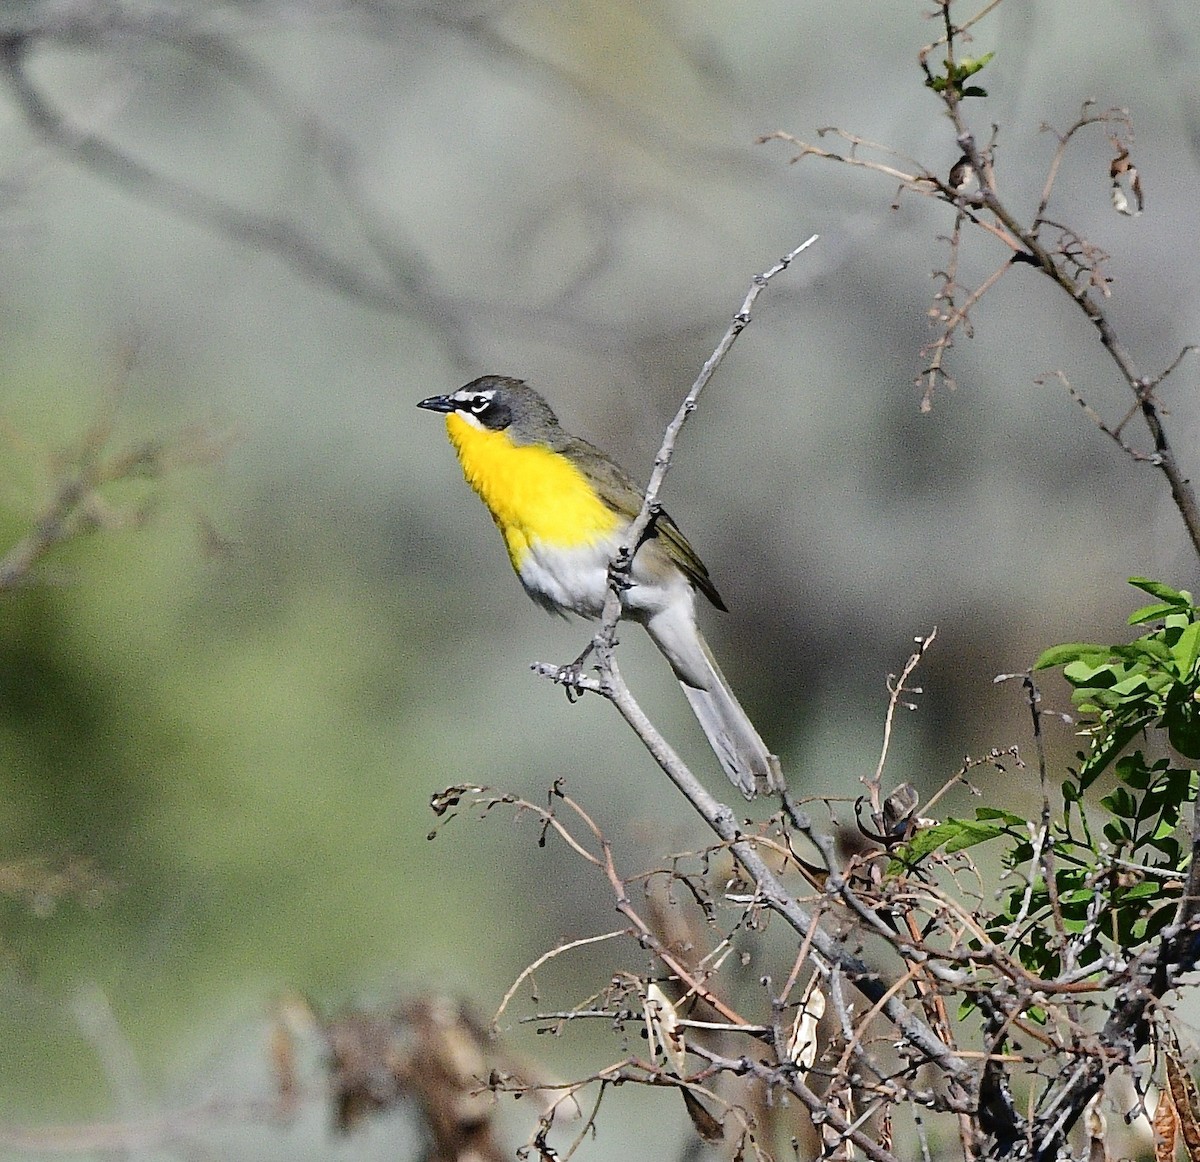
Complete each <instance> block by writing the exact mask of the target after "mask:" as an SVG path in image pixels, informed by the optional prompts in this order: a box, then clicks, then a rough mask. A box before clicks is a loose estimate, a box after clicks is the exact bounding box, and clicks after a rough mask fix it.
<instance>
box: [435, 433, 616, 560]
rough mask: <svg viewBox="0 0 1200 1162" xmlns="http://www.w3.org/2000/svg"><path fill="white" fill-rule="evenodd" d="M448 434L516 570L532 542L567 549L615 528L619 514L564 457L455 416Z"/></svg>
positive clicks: (464, 472) (591, 540) (596, 539)
mask: <svg viewBox="0 0 1200 1162" xmlns="http://www.w3.org/2000/svg"><path fill="white" fill-rule="evenodd" d="M446 432H447V434H448V435H449V437H450V442H451V443H452V444H453V445H454V448H455V450H456V451H457V452H458V459H459V462H460V463H461V464H462V470H463V475H464V476H465V477H466V478H467V483H468V484H470V486H471V487H472V488H473V489H475V491H476V492H477V493H479V496H480V499H481V500H482V501H483V503H484V504H486V505H487V507H488V511H489V512H491V514H492V519H493V520H494V521H495V522H496V524H497V526H498V527H499V529H500V531H501V532H502V533H503V534H504V542H505V544H506V545H507V546H508V555H509V558H510V560H511V561H512V563H513V568H514V569H516V570H517V571H518V572H520V570H521V563H522V562H523V561H524V559H525V557H526V556H527V554H528V553H529V548H530V545H531V544H533V543H534V542H542V543H545V544H549V545H553V546H556V547H563V548H569V547H574V546H576V545H587V544H593V543H595V542H596V541H598V540H600V539H601V538H603V537H605V536H607V535H608V534H610V533H611V532H613V530H614V529H616V528H617V526H618V524H619V518H618V517H617V515H616V514H615V513H614V512H613V511H612V509H610V508H609V507H608V506H607V505H606V504H605V503H604V502H603V501H602V500H601V499H600V498H599V497H598V496H597V495H596V493H595V492H594V491H593V489H592V487H591V486H590V485H589V484H588V482H587V480H586V479H584V476H583V474H582V473H581V472H580V471H579V469H578V468H576V467H575V465H574V464H572V463H571V461H570V460H568V459H567V458H566V457H565V456H561V455H559V454H558V453H557V452H552V451H551V450H550V449H549V448H545V447H540V446H538V445H520V444H514V443H513V442H512V441H511V440H510V439H509V438H508V436H507V435H505V433H504V432H490V431H485V430H483V429H481V428H477V427H475V426H474V425H472V424H470V423H468V422H467V421H466V420H464V419H463V418H462V417H461V416H458V415H455V414H454V413H453V412H452V413H451V414H450V415H448V416H447V417H446Z"/></svg>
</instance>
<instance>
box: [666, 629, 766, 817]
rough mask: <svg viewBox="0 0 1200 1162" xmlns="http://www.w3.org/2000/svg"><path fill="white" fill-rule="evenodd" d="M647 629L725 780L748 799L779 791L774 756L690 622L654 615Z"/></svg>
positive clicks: (705, 643) (706, 644)
mask: <svg viewBox="0 0 1200 1162" xmlns="http://www.w3.org/2000/svg"><path fill="white" fill-rule="evenodd" d="M689 612H690V611H689ZM646 629H647V630H648V631H649V633H650V636H651V637H652V638H653V639H654V642H655V644H656V645H657V646H658V648H659V649H660V650H661V651H662V652H663V654H664V655H665V656H666V658H667V660H668V661H669V662H670V663H671V668H672V669H673V670H674V671H675V676H676V677H677V678H678V679H679V684H680V686H681V687H682V688H683V692H684V695H685V696H686V697H687V700H688V702H689V703H690V704H691V707H692V712H693V713H694V714H695V715H696V720H697V721H698V722H699V723H700V726H701V727H702V728H703V730H704V733H705V735H706V736H707V738H708V742H709V745H710V746H711V747H712V748H713V751H714V753H715V754H716V756H717V758H718V759H719V760H720V762H721V766H722V768H724V771H725V773H726V774H727V775H728V776H729V781H730V782H731V783H733V785H734V786H735V787H737V789H738V790H739V791H741V793H742V794H743V795H745V796H746V798H747V799H753V798H754V796H755V795H756V794H759V793H760V792H769V791H782V790H784V789H785V787H786V784H785V783H784V780H783V771H782V769H781V767H780V765H779V759H778V757H777V756H775V755H773V754H772V753H771V752H770V751H769V750H768V749H767V744H766V743H765V742H763V740H762V738H761V737H760V735H759V733H758V731H757V730H755V729H754V723H752V722H751V721H750V717H749V715H747V713H746V712H745V711H744V710H743V709H742V704H741V703H740V702H739V701H738V700H737V698H736V697H735V695H734V693H733V691H732V690H731V689H730V687H729V683H728V682H727V681H726V680H725V675H724V674H722V673H721V668H720V666H718V665H717V662H716V659H715V658H714V657H713V656H712V651H711V650H710V649H709V648H708V643H707V642H706V641H705V640H704V638H703V636H702V635H701V633H700V631H699V629H698V628H697V627H696V623H695V621H694V620H692V619H691V618H687V619H686V622H685V621H684V619H681V618H678V617H669V618H664V617H655V618H651V619H650V620H649V621H648V622H647V623H646Z"/></svg>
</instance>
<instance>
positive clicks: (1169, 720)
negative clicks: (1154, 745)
mask: <svg viewBox="0 0 1200 1162" xmlns="http://www.w3.org/2000/svg"><path fill="white" fill-rule="evenodd" d="M1166 724H1167V738H1169V739H1170V740H1171V745H1172V746H1173V747H1174V748H1175V749H1176V750H1177V751H1179V753H1180V754H1181V755H1183V756H1184V758H1189V759H1200V705H1197V704H1196V703H1195V702H1192V701H1190V700H1189V701H1188V702H1186V703H1184V704H1183V705H1182V706H1177V707H1173V708H1172V710H1171V711H1170V712H1169V713H1168V714H1167V715H1166Z"/></svg>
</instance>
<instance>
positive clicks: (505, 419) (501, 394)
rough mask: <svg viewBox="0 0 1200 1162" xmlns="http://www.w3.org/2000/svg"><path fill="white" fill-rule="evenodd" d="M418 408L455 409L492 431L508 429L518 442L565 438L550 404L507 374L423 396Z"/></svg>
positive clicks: (553, 442)
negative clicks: (450, 390) (443, 393)
mask: <svg viewBox="0 0 1200 1162" xmlns="http://www.w3.org/2000/svg"><path fill="white" fill-rule="evenodd" d="M417 407H422V408H428V409H429V410H430V411H434V412H447V413H449V412H455V413H457V414H458V415H460V416H462V418H463V419H464V420H466V421H467V423H469V424H473V425H474V426H475V427H477V428H484V429H486V430H487V431H490V432H503V431H507V432H508V434H509V438H510V439H511V440H512V441H513V443H514V444H549V445H551V446H554V445H555V444H557V443H559V442H560V441H561V440H562V438H563V437H562V429H561V428H560V427H559V426H558V417H557V416H555V414H554V412H553V411H552V410H551V408H550V405H549V404H548V403H547V402H546V401H545V400H544V399H542V397H541V396H540V395H539V394H538V393H537V392H536V391H534V390H533V388H532V387H530V386H529V384H527V383H526V382H525V381H524V380H523V379H513V378H511V377H510V376H507V375H481V376H480V377H479V378H478V379H473V380H471V382H470V383H468V384H466V385H465V386H463V387H460V388H459V389H458V390H457V391H454V392H451V393H450V394H449V395H435V396H430V398H429V399H423V400H421V402H420V403H419V404H417Z"/></svg>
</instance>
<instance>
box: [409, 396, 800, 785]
mask: <svg viewBox="0 0 1200 1162" xmlns="http://www.w3.org/2000/svg"><path fill="white" fill-rule="evenodd" d="M417 406H418V407H423V408H427V409H428V410H430V411H435V412H444V413H445V416H446V432H447V434H448V435H449V437H450V442H451V443H452V444H453V445H454V448H455V451H457V453H458V459H459V462H460V464H461V465H462V470H463V475H464V476H466V478H467V483H468V484H470V485H471V487H472V488H473V489H474V490H475V491H476V492H477V493H478V494H479V496H480V498H481V499H482V501H483V503H484V504H485V505H486V506H487V508H488V511H489V512H490V513H491V514H492V519H493V520H494V521H495V522H496V525H497V527H498V528H499V529H500V532H501V534H502V535H503V537H504V543H505V545H506V546H507V548H508V556H509V560H511V561H512V566H513V568H514V569H515V570H516V572H517V576H518V577H519V578H520V579H521V584H522V585H524V586H525V591H526V592H527V593H528V594H529V596H530V597H532V598H533V599H534V601H536V602H537V603H538V604H539V605H542V606H544V607H545V608H546V609H549V610H550V611H552V612H554V613H563V614H565V613H577V614H579V615H580V616H581V617H587V618H593V619H595V618H598V617H599V616H600V614H601V612H602V610H603V607H604V598H605V594H606V593H607V591H608V567H609V562H610V561H611V560H612V557H613V556H614V554H615V553H616V552H617V551H618V550H619V549H620V547H621V545H622V543H623V541H622V538H623V537H624V535H625V532H626V530H627V529H628V528H629V525H630V523H631V522H632V521H633V519H634V518H635V517H636V516H637V514H638V512H639V511H640V509H641V506H642V500H643V498H644V493H643V492H642V490H641V489H640V488H639V487H638V486H637V485H636V484H635V483H634V481H633V480H632V478H631V477H630V476H628V475H627V474H626V473H625V472H624V470H623V469H621V468H620V466H619V465H617V464H616V463H615V462H614V461H613V460H611V459H610V458H609V457H608V456H606V455H605V454H604V453H603V452H601V451H600V449H599V448H596V447H594V446H593V445H591V444H589V443H588V442H587V441H586V440H581V439H580V438H579V437H578V436H572V435H571V434H570V433H568V432H565V431H564V430H563V429H562V427H561V426H560V425H559V422H558V418H557V417H556V416H555V414H554V412H553V411H552V410H551V408H550V405H549V404H548V403H546V401H545V400H544V399H543V398H542V397H541V396H540V395H539V394H538V393H537V392H536V391H534V390H533V388H532V387H530V386H529V385H528V384H526V383H525V382H524V381H523V380H520V379H511V378H509V377H507V376H503V375H484V376H481V377H480V378H479V379H475V380H472V381H471V382H470V383H468V384H467V385H466V386H465V387H461V388H459V389H458V391H455V392H451V393H450V394H449V395H436V396H432V397H430V398H429V399H423V400H421V402H420V403H419V404H418V405H417ZM629 580H630V584H629V586H628V588H626V589H625V590H624V591H623V593H622V595H621V601H622V612H623V614H624V615H625V616H627V617H628V618H630V619H631V620H633V621H637V622H640V623H641V624H642V625H644V626H645V627H646V632H647V633H649V635H650V639H651V640H652V641H653V642H654V644H655V645H656V646H657V647H658V648H659V650H660V651H661V652H662V654H663V655H664V657H666V659H667V661H668V662H670V663H671V668H672V670H674V671H675V676H676V677H677V678H678V679H679V683H680V685H681V686H682V687H683V692H684V694H685V695H686V696H687V700H688V702H689V703H690V704H691V707H692V710H693V712H694V713H695V715H696V718H697V719H698V720H699V722H700V725H701V727H703V729H704V733H705V734H706V735H707V736H708V741H709V744H710V745H711V746H712V748H713V751H714V752H715V753H716V756H717V758H718V759H719V760H720V762H721V766H722V767H723V768H724V770H725V773H726V774H727V775H728V776H729V778H730V780H731V781H732V782H733V784H734V786H736V787H737V788H738V789H739V790H740V791H741V792H742V794H744V795H745V796H746V798H748V799H749V798H752V797H753V796H754V795H755V794H756V793H757V792H759V791H775V790H782V789H783V787H784V782H783V774H782V772H781V770H780V767H779V759H778V758H776V757H775V755H773V754H772V753H771V752H770V751H769V750H768V749H767V745H766V743H764V742H763V740H762V739H761V738H760V737H759V734H758V731H757V730H755V728H754V725H753V723H751V721H750V719H749V717H748V716H747V714H746V712H745V711H744V710H743V709H742V707H741V704H740V703H739V702H738V700H737V698H736V697H735V696H734V694H733V691H732V690H731V689H730V688H729V683H728V682H727V681H726V680H725V676H724V675H723V674H722V673H721V670H720V667H719V666H718V665H717V663H716V660H715V659H714V658H713V656H712V651H711V650H710V649H709V648H708V643H707V642H706V641H705V640H704V637H703V635H702V634H701V633H700V629H699V626H698V625H697V624H696V601H695V598H696V592H697V590H698V591H699V592H701V593H703V594H704V596H705V597H707V598H708V599H709V601H711V602H712V603H713V604H714V605H715V606H716V607H717V608H718V609H724V608H725V603H724V602H723V601H722V600H721V595H720V594H719V593H718V592H717V588H716V586H715V585H714V584H713V582H712V578H711V577H709V575H708V570H707V569H706V568H705V567H704V563H703V562H702V561H701V560H700V558H699V557H698V556H697V555H696V552H695V550H694V549H693V548H692V546H691V545H690V544H688V542H687V539H686V538H685V537H684V535H683V533H681V532H680V531H679V528H678V526H677V525H676V524H675V522H674V521H673V520H672V519H671V518H670V517H669V516H667V514H666V513H660V514H659V515H658V517H657V519H656V521H655V522H654V524H653V526H652V532H651V535H650V536H649V537H647V539H646V540H645V542H644V543H643V544H642V545H641V547H640V548H639V549H638V551H637V553H636V554H635V555H634V558H633V563H632V565H631V567H630V576H629Z"/></svg>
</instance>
